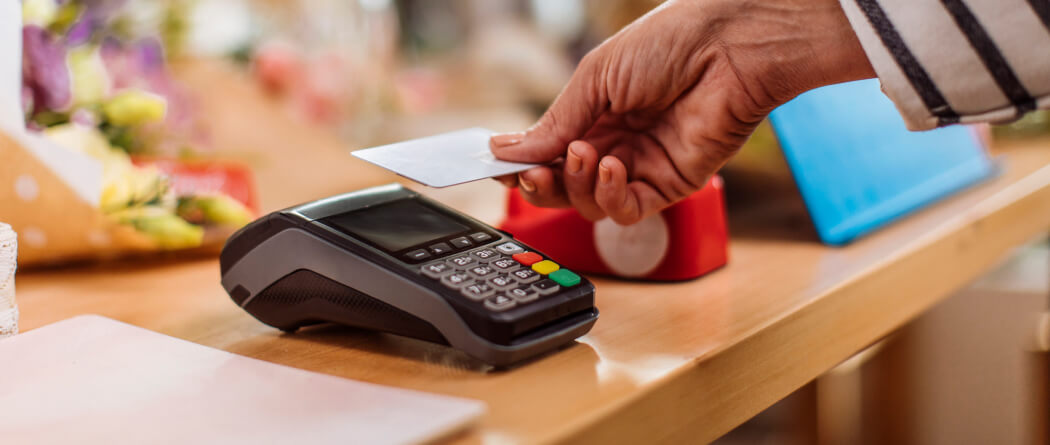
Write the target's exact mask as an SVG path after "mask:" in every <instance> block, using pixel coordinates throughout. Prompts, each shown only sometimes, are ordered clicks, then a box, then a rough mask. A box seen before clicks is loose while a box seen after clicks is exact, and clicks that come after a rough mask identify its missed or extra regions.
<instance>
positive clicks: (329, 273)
mask: <svg viewBox="0 0 1050 445" xmlns="http://www.w3.org/2000/svg"><path fill="white" fill-rule="evenodd" d="M415 196H416V195H415V194H414V192H411V191H408V190H405V189H403V188H401V187H400V186H385V187H377V188H374V189H369V190H366V191H363V192H359V193H355V194H354V198H355V199H342V198H344V197H335V198H331V199H328V200H321V201H317V202H314V203H310V204H306V205H303V206H299V207H295V208H291V209H287V210H284V211H282V213H284V214H285V215H289V216H294V217H297V218H301V219H302V220H303V221H305V222H308V223H312V222H314V221H316V220H318V219H321V218H325V217H328V216H332V215H336V214H340V213H344V212H347V211H353V210H356V209H360V208H365V207H368V206H370V205H376V204H381V203H384V202H389V201H390V200H391V199H401V198H404V197H415ZM471 221H473V220H471ZM478 224H480V223H478ZM320 229H321V230H327V231H329V232H331V233H332V234H334V235H338V236H339V237H342V238H345V239H346V240H347V241H352V242H354V246H355V248H357V249H363V251H364V252H365V253H369V254H370V255H371V254H383V253H382V252H381V251H379V250H377V249H375V248H372V247H370V246H367V245H365V244H363V243H360V242H358V241H356V240H353V239H352V238H350V237H347V236H346V235H345V234H340V233H337V232H335V231H332V230H331V229H329V228H327V227H324V226H321V227H320ZM311 230H317V228H315V227H312V226H311ZM505 239H507V240H509V239H511V238H505ZM501 240H502V239H501ZM393 269H395V268H392V267H391V266H390V265H389V264H386V265H384V264H380V263H378V262H377V261H373V260H371V259H368V258H366V257H365V256H364V255H359V254H357V253H355V252H353V251H351V250H349V249H347V248H346V247H345V246H340V245H337V244H335V243H332V242H330V241H328V240H326V239H323V238H322V237H320V236H318V235H316V234H314V233H310V232H309V231H307V230H304V229H303V228H298V227H289V228H286V229H283V230H280V231H279V232H276V233H275V234H273V235H272V236H268V237H267V238H266V239H264V240H262V241H261V242H259V243H258V244H257V245H254V246H253V247H252V248H251V249H250V250H249V251H248V252H247V253H245V254H244V255H243V256H242V257H240V258H239V259H237V261H236V262H235V263H233V264H232V266H231V267H229V268H228V270H226V271H225V273H223V276H222V285H223V287H224V288H225V289H226V291H227V292H228V293H230V294H231V295H234V293H235V291H237V292H241V293H242V294H243V293H244V292H247V295H246V296H244V298H243V299H241V300H240V303H239V304H240V306H241V307H242V308H245V309H246V310H249V312H251V310H250V307H249V306H250V305H251V303H252V300H253V299H254V298H255V297H256V296H258V295H259V294H260V293H261V292H263V291H264V290H266V289H267V288H268V287H270V286H271V285H274V284H275V283H277V282H278V281H280V280H282V279H283V278H285V277H287V276H290V275H291V274H292V273H294V272H296V271H298V270H309V271H312V272H315V273H317V274H319V275H321V276H323V277H325V278H328V279H330V280H332V281H335V282H337V283H340V284H342V285H343V286H346V287H347V288H351V289H354V290H356V291H358V292H361V293H363V294H366V295H367V296H369V297H371V298H374V299H376V300H378V301H380V302H382V303H385V304H388V305H390V306H393V307H395V308H397V309H399V310H401V311H404V312H406V313H408V314H411V315H413V316H415V317H418V318H419V319H421V320H423V321H425V322H427V323H429V324H430V325H432V326H433V327H434V328H435V329H436V330H437V331H438V332H440V334H441V335H442V336H443V337H444V339H445V340H446V341H447V342H448V344H449V345H450V346H452V347H454V348H456V349H459V350H462V351H464V352H466V353H467V354H469V355H471V356H474V357H476V358H478V359H480V360H482V361H484V362H487V363H490V364H493V365H496V366H507V365H510V364H512V363H515V362H519V361H522V360H524V359H527V358H530V357H533V356H536V355H540V354H542V353H544V352H546V351H550V350H554V349H557V348H559V347H561V346H563V345H566V344H569V343H571V342H572V341H573V340H574V339H576V338H578V337H580V336H582V335H583V334H585V333H586V332H587V331H589V330H590V328H591V327H592V326H593V324H594V322H595V321H596V319H597V310H596V309H593V314H587V316H583V317H575V318H572V317H570V319H568V320H563V321H561V323H554V324H555V325H557V328H556V329H548V330H541V334H542V335H535V334H533V335H530V336H528V338H527V339H525V340H523V341H519V342H514V343H513V344H510V345H507V344H497V343H494V342H492V341H489V340H487V339H485V338H483V337H482V336H479V335H478V334H477V333H475V332H474V331H473V330H471V328H470V326H469V325H468V324H467V323H466V322H465V321H464V320H463V319H462V318H461V316H460V314H459V313H457V311H456V310H455V309H454V308H453V307H452V306H451V305H450V304H449V302H448V301H446V298H447V297H445V296H442V295H441V294H440V293H438V292H436V291H435V290H434V289H431V288H428V287H427V286H424V285H422V284H420V283H419V282H417V281H414V280H411V279H409V278H407V277H405V276H404V274H405V273H406V272H405V271H404V270H393ZM407 269H409V268H408V267H407V266H406V270H407ZM412 270H415V269H414V268H413V269H412ZM587 286H590V284H589V283H587ZM235 300H237V298H235ZM501 316H505V314H493V317H501ZM322 318H323V317H322ZM392 331H393V332H396V329H393V330H392Z"/></svg>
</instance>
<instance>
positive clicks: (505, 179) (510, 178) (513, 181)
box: [492, 175, 518, 188]
mask: <svg viewBox="0 0 1050 445" xmlns="http://www.w3.org/2000/svg"><path fill="white" fill-rule="evenodd" d="M492 179H495V180H496V181H497V182H499V183H500V184H503V186H504V187H506V188H514V187H517V186H518V175H503V176H496V177H493V178H492Z"/></svg>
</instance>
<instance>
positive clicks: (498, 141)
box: [492, 131, 525, 147]
mask: <svg viewBox="0 0 1050 445" xmlns="http://www.w3.org/2000/svg"><path fill="white" fill-rule="evenodd" d="M524 140H525V132H523V131H519V132H517V133H502V134H494V135H492V144H493V145H495V146H497V147H509V146H511V145H517V144H519V143H521V141H524Z"/></svg>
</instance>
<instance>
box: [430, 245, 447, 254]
mask: <svg viewBox="0 0 1050 445" xmlns="http://www.w3.org/2000/svg"><path fill="white" fill-rule="evenodd" d="M429 249H430V253H432V254H434V255H444V254H446V253H449V252H451V251H452V246H449V245H448V244H445V243H437V244H434V245H433V246H430V247H429Z"/></svg>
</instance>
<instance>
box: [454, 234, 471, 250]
mask: <svg viewBox="0 0 1050 445" xmlns="http://www.w3.org/2000/svg"><path fill="white" fill-rule="evenodd" d="M448 242H449V243H452V246H453V247H455V248H457V249H465V248H467V247H470V246H473V245H474V244H473V243H471V242H470V240H469V239H467V237H465V236H461V237H459V238H453V239H450V240H449V241H448Z"/></svg>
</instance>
